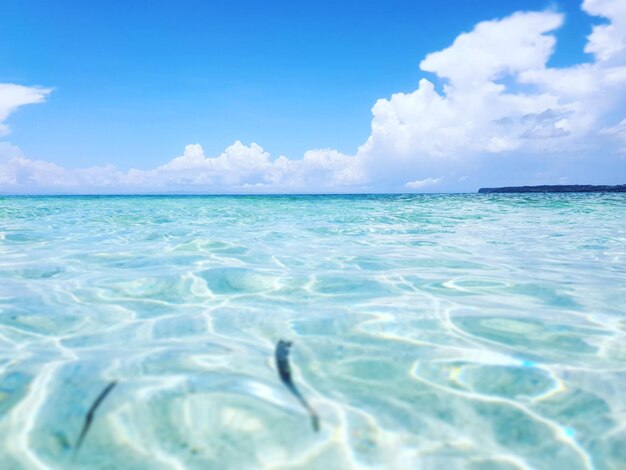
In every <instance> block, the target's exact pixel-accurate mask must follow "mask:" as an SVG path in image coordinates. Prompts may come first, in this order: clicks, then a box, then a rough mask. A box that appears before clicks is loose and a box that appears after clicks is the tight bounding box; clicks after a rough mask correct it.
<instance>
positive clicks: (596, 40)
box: [583, 0, 626, 62]
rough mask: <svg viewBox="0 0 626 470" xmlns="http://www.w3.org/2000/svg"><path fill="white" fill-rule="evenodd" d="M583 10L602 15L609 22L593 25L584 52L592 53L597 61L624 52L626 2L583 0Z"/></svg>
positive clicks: (609, 58) (605, 59)
mask: <svg viewBox="0 0 626 470" xmlns="http://www.w3.org/2000/svg"><path fill="white" fill-rule="evenodd" d="M583 10H585V11H586V12H587V13H589V14H591V15H595V16H603V17H605V18H608V19H609V20H610V24H603V25H598V26H594V27H593V31H592V33H591V34H590V35H589V37H588V38H587V39H588V42H587V45H586V46H585V52H589V53H592V54H594V55H595V56H596V59H597V60H598V61H603V62H604V61H609V60H611V59H614V58H616V57H618V56H620V55H621V56H622V58H623V57H624V53H626V2H624V0H585V1H584V2H583Z"/></svg>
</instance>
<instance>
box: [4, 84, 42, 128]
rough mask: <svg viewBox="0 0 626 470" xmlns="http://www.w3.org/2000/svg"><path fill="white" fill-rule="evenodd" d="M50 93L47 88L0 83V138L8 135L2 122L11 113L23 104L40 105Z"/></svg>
mask: <svg viewBox="0 0 626 470" xmlns="http://www.w3.org/2000/svg"><path fill="white" fill-rule="evenodd" d="M50 91H51V90H50V89H48V88H38V87H27V86H22V85H14V84H12V83H0V136H2V135H6V134H8V133H9V127H8V126H7V125H6V124H4V121H6V119H7V118H8V117H9V115H10V114H11V113H13V112H14V111H15V110H16V109H17V108H19V107H20V106H23V105H25V104H34V103H42V102H43V101H44V99H45V98H46V95H47V94H48V93H50Z"/></svg>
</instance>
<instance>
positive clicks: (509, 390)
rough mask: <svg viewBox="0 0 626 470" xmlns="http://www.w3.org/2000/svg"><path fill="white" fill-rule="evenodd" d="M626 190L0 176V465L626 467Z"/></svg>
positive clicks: (7, 466) (12, 466)
mask: <svg viewBox="0 0 626 470" xmlns="http://www.w3.org/2000/svg"><path fill="white" fill-rule="evenodd" d="M625 209H626V196H625V195H620V194H587V195H572V194H570V195H528V196H526V195H432V196H430V195H429V196H422V195H417V196H297V197H287V196H285V197H276V196H275V197H49V198H48V197H5V198H0V468H2V469H23V468H24V469H31V468H33V469H34V468H54V469H65V468H101V469H146V468H150V469H152V468H155V469H177V468H180V469H182V468H190V469H207V468H215V469H246V468H276V469H278V468H280V469H286V468H289V469H297V468H307V469H309V468H311V469H317V468H319V469H350V468H360V469H369V468H379V469H383V468H385V469H387V468H391V469H408V468H422V469H431V468H436V469H439V468H446V469H447V468H471V469H521V468H533V469H554V468H563V469H568V470H569V469H584V468H597V469H624V468H626V464H625V462H626V424H625V423H626V393H625V388H626V315H625V309H626V217H624V214H625ZM279 339H285V340H291V341H293V347H292V354H291V363H292V369H293V377H294V381H295V383H296V385H297V386H298V387H299V389H300V391H301V392H302V394H303V395H304V396H305V397H306V399H307V400H308V401H309V403H310V404H311V406H312V407H313V408H314V409H315V410H316V411H317V413H318V414H319V416H320V420H321V429H320V431H319V432H318V433H316V432H314V431H313V430H312V428H311V422H310V420H309V417H308V415H307V414H306V411H305V410H304V409H303V408H302V406H301V405H300V404H299V403H298V402H297V401H296V399H295V398H294V396H293V395H291V394H290V392H289V391H288V390H287V388H286V387H285V386H284V385H283V384H282V383H281V382H280V380H279V378H278V374H277V371H276V369H275V366H274V359H273V352H274V347H275V344H276V342H277V341H278V340H279ZM113 380H115V381H117V382H118V384H117V386H116V387H115V388H114V389H113V390H112V391H111V393H110V394H109V395H108V396H107V397H106V399H105V400H103V402H102V404H101V406H100V407H99V408H98V409H97V411H96V412H95V418H94V420H93V424H92V426H91V428H90V430H89V432H88V434H87V436H86V438H85V441H84V444H83V446H82V448H81V449H80V451H79V452H77V453H76V454H75V455H74V450H73V446H74V444H75V442H76V440H77V439H78V436H79V434H80V431H81V428H82V426H83V422H84V418H85V414H86V413H87V411H88V409H89V407H90V406H91V404H92V403H93V402H94V400H95V399H96V397H97V396H98V394H99V393H100V392H101V391H102V390H103V389H104V388H105V387H106V385H107V384H108V383H110V382H111V381H113Z"/></svg>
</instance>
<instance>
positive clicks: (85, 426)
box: [74, 380, 117, 455]
mask: <svg viewBox="0 0 626 470" xmlns="http://www.w3.org/2000/svg"><path fill="white" fill-rule="evenodd" d="M116 385H117V381H115V380H114V381H113V382H110V383H109V384H108V385H107V386H106V387H105V388H104V390H102V392H100V395H98V398H96V401H94V402H93V405H91V408H89V411H88V412H87V415H86V416H85V424H83V429H82V431H81V432H80V437H79V438H78V441H77V442H76V446H75V447H74V455H76V453H77V452H78V451H79V449H80V446H81V445H83V440H84V439H85V436H86V435H87V431H89V428H90V427H91V422H92V421H93V416H94V413H95V412H96V410H97V409H98V407H99V406H100V404H101V403H102V401H103V400H104V399H105V398H106V396H107V395H108V394H109V393H110V392H111V390H113V387H115V386H116Z"/></svg>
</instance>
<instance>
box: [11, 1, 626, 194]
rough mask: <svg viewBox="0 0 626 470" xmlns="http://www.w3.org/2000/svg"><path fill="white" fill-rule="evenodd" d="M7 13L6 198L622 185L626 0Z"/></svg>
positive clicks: (171, 5)
mask: <svg viewBox="0 0 626 470" xmlns="http://www.w3.org/2000/svg"><path fill="white" fill-rule="evenodd" d="M0 13H1V14H0V193H4V194H13V193H15V194H39V193H63V194H65V193H71V194H74V193H77V194H101V193H105V194H106V193H328V192H330V193H360V192H465V191H469V192H473V191H476V190H477V189H478V188H479V187H483V186H504V185H526V184H577V183H580V184H619V183H626V1H624V0H584V1H578V0H562V1H556V2H546V1H535V0H527V1H521V0H482V1H480V2H468V1H467V0H453V1H452V0H450V1H448V0H445V1H441V2H426V1H418V0H412V1H400V0H385V1H383V0H379V1H368V0H358V1H357V0H354V1H353V0H342V1H337V0H334V1H327V0H317V1H315V2H310V1H294V0H291V1H266V2H256V1H241V0H230V1H204V0H180V1H176V2H174V1H171V0H170V1H162V0H151V1H141V0H137V1H134V2H111V1H108V2H104V1H99V0H94V1H90V2H84V1H75V0H66V1H63V2H54V1H51V0H48V1H42V0H28V1H24V0H0Z"/></svg>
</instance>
